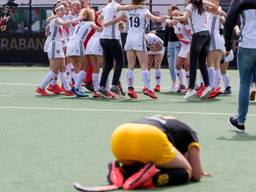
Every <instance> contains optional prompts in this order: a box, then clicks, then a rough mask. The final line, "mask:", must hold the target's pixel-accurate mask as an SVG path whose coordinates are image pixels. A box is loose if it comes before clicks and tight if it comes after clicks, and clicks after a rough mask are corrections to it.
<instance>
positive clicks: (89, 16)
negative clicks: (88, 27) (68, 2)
mask: <svg viewBox="0 0 256 192" xmlns="http://www.w3.org/2000/svg"><path fill="white" fill-rule="evenodd" d="M79 17H80V18H83V21H93V20H94V11H93V9H90V8H85V9H82V10H81V12H80V14H79Z"/></svg>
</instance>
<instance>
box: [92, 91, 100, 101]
mask: <svg viewBox="0 0 256 192" xmlns="http://www.w3.org/2000/svg"><path fill="white" fill-rule="evenodd" d="M92 97H93V98H95V99H98V98H100V95H99V94H98V92H94V93H93V95H92Z"/></svg>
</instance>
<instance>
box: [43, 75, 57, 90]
mask: <svg viewBox="0 0 256 192" xmlns="http://www.w3.org/2000/svg"><path fill="white" fill-rule="evenodd" d="M55 76H56V73H54V72H53V71H49V72H48V73H47V75H46V76H45V78H44V79H43V81H41V83H40V84H39V88H40V89H45V88H46V86H47V85H48V84H49V83H50V81H51V80H52V79H54V77H55Z"/></svg>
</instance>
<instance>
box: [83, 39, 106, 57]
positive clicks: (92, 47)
mask: <svg viewBox="0 0 256 192" xmlns="http://www.w3.org/2000/svg"><path fill="white" fill-rule="evenodd" d="M85 55H100V56H103V49H102V46H101V44H100V39H99V38H98V37H91V39H90V40H89V41H88V43H87V46H86V50H85Z"/></svg>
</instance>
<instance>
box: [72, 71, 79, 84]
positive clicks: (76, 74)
mask: <svg viewBox="0 0 256 192" xmlns="http://www.w3.org/2000/svg"><path fill="white" fill-rule="evenodd" d="M78 75H79V73H74V76H73V80H74V82H76V80H77V77H78Z"/></svg>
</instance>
